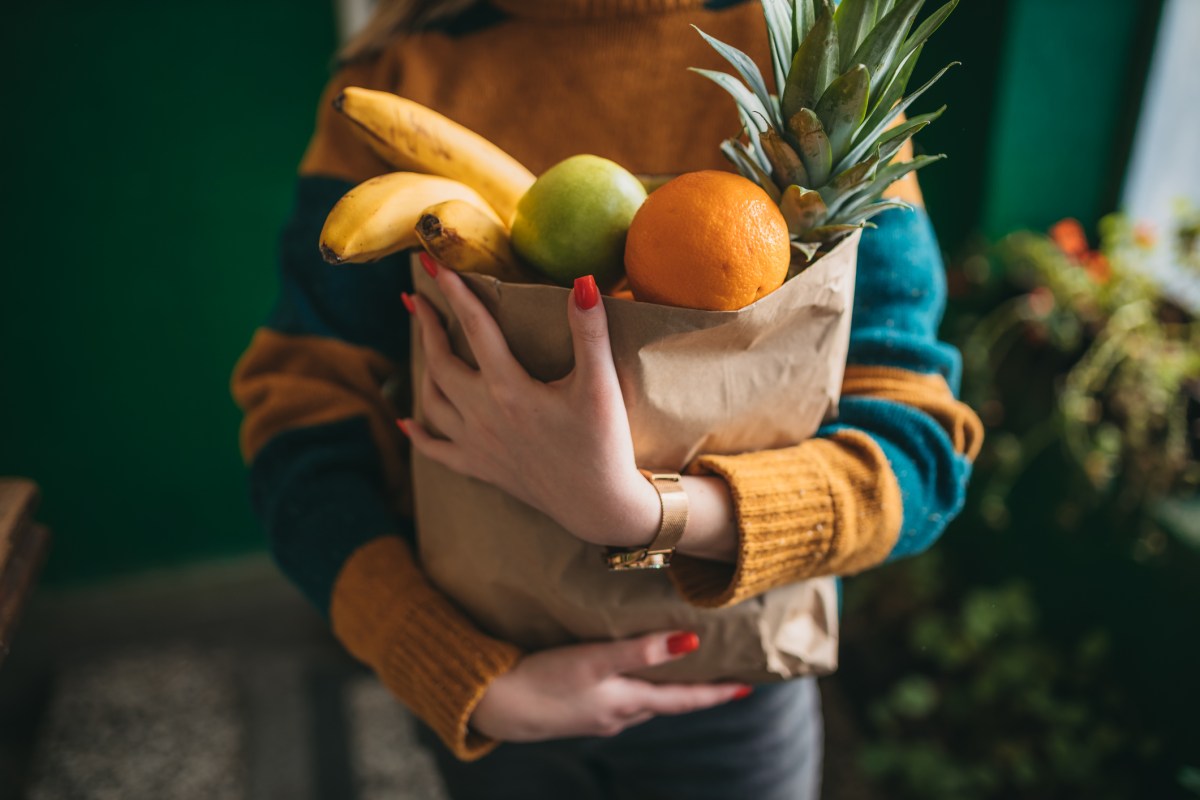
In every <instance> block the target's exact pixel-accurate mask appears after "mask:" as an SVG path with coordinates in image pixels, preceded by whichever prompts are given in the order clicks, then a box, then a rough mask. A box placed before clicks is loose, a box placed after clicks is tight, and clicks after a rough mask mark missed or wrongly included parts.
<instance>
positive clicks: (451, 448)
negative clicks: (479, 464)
mask: <svg viewBox="0 0 1200 800" xmlns="http://www.w3.org/2000/svg"><path fill="white" fill-rule="evenodd" d="M396 425H397V426H398V427H399V428H400V430H401V431H402V432H403V433H404V435H405V436H407V437H408V438H409V441H411V442H412V446H413V449H414V450H416V451H417V452H418V453H420V454H421V455H423V456H425V457H426V458H428V459H430V460H431V461H436V462H438V463H439V464H441V465H443V466H445V467H447V468H449V469H452V470H454V471H455V472H457V473H459V474H461V475H468V476H471V475H472V473H471V470H470V468H471V462H470V459H468V458H467V456H466V454H465V453H464V452H463V450H462V448H461V447H459V446H458V445H456V444H455V443H454V442H451V441H447V440H446V439H438V438H436V437H435V436H434V435H433V434H431V433H430V432H429V431H428V430H426V429H425V428H424V427H423V426H422V425H421V424H420V423H419V422H417V421H416V420H415V419H398V420H396Z"/></svg>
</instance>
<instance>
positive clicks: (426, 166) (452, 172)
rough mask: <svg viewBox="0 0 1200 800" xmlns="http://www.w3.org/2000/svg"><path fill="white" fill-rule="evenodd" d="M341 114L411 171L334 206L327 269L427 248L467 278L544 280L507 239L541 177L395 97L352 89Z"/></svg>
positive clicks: (341, 100) (340, 100) (324, 244)
mask: <svg viewBox="0 0 1200 800" xmlns="http://www.w3.org/2000/svg"><path fill="white" fill-rule="evenodd" d="M333 107H334V108H335V109H337V110H338V111H339V112H341V113H342V114H344V115H345V116H346V118H347V119H349V120H350V121H351V122H352V123H353V124H354V129H355V130H356V131H357V132H358V133H359V134H360V135H361V136H362V138H363V139H364V140H365V141H366V142H367V143H368V144H369V145H370V146H371V148H372V149H373V150H374V151H375V152H376V153H378V154H379V156H380V157H381V158H383V159H384V160H385V161H387V162H388V163H389V164H391V165H392V166H394V167H397V168H398V169H401V170H404V171H402V172H392V173H388V174H386V175H380V176H378V177H375V178H371V179H370V180H368V181H366V182H364V183H362V184H359V185H358V186H356V187H354V188H353V189H351V190H350V191H349V192H347V193H346V195H345V196H344V197H342V199H341V200H339V201H338V202H337V204H336V205H334V207H333V209H332V210H331V211H330V212H329V216H328V217H327V218H326V220H325V227H324V228H323V229H322V230H321V242H320V247H321V255H322V256H323V257H324V258H325V260H326V261H328V262H330V263H331V264H343V263H363V262H367V261H375V260H377V259H380V258H383V257H384V256H387V255H391V254H392V253H397V252H399V251H401V250H406V249H408V248H411V247H418V246H421V247H424V248H425V249H426V250H427V251H428V252H429V254H430V255H431V256H433V257H434V258H436V259H437V260H438V261H440V262H441V263H442V264H445V265H446V266H448V267H450V268H452V269H455V270H458V271H460V272H478V273H482V274H485V275H492V276H495V277H496V278H499V279H500V280H504V281H512V282H534V281H537V280H538V279H537V278H536V277H534V276H533V275H532V274H531V273H530V272H528V271H526V269H525V268H524V267H523V266H522V265H521V262H520V261H519V260H518V259H517V257H516V256H515V255H514V254H513V251H512V248H511V246H510V245H509V237H508V229H509V225H510V224H511V222H512V218H513V215H514V214H515V213H516V208H517V202H518V201H519V200H520V199H521V197H522V196H523V195H524V194H525V192H526V191H527V190H528V189H529V187H530V186H531V185H533V182H534V179H535V178H534V175H533V173H531V172H530V171H529V170H527V169H526V168H525V167H523V166H522V165H521V164H520V163H519V162H518V161H517V160H516V159H514V158H513V157H512V156H510V155H508V154H507V153H505V152H504V151H503V150H501V149H500V148H499V147H497V146H496V145H494V144H492V143H491V142H489V141H488V140H487V139H485V138H483V137H482V136H480V135H479V134H477V133H474V132H473V131H470V130H468V129H467V128H464V127H463V126H461V125H459V124H457V123H455V122H453V121H451V120H449V119H447V118H446V117H444V116H442V115H441V114H438V113H437V112H436V111H433V110H432V109H429V108H426V107H425V106H423V105H421V104H419V103H414V102H413V101H411V100H406V99H404V98H402V97H397V96H396V95H394V94H390V93H388V92H377V91H372V90H370V89H360V88H357V87H347V88H346V89H345V90H344V91H343V92H342V93H341V94H340V95H338V97H337V98H336V99H335V100H334V101H333Z"/></svg>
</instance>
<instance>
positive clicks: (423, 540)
mask: <svg viewBox="0 0 1200 800" xmlns="http://www.w3.org/2000/svg"><path fill="white" fill-rule="evenodd" d="M857 248H858V235H857V234H855V235H854V236H852V237H849V238H847V239H846V240H844V241H843V242H842V243H841V244H839V245H838V246H837V247H836V248H835V249H834V250H833V251H832V252H830V253H829V254H827V255H826V256H824V257H823V258H821V259H819V260H818V261H817V262H816V263H815V264H813V265H812V266H810V267H809V268H808V269H807V270H805V271H804V272H802V273H801V274H800V275H798V276H796V277H795V278H792V279H791V280H789V281H788V282H787V283H785V284H784V285H783V286H782V287H781V288H780V289H778V290H776V291H775V292H773V293H771V294H770V295H768V296H766V297H764V298H763V299H761V300H759V301H758V302H756V303H755V304H753V305H751V306H749V307H747V308H744V309H741V310H740V311H729V312H712V311H696V310H692V309H681V308H668V307H665V306H659V305H653V304H650V303H636V302H632V301H627V300H619V299H614V298H604V306H605V310H606V311H607V313H608V325H609V330H610V332H611V337H612V349H613V357H614V359H615V361H616V365H617V373H618V376H619V378H620V381H621V389H622V392H623V394H624V398H625V405H626V408H627V409H628V411H629V424H630V428H631V430H632V433H633V444H634V451H635V454H636V457H637V463H638V465H639V466H641V467H644V468H662V469H676V470H680V471H682V470H684V469H685V468H686V467H687V465H688V464H689V463H690V462H691V461H692V460H693V459H694V458H695V457H696V456H698V455H700V454H709V453H721V454H727V453H740V452H747V451H753V450H762V449H768V448H776V447H785V446H788V445H793V444H797V443H799V442H801V441H803V440H805V439H807V438H809V437H810V436H812V434H813V433H814V432H815V431H816V429H817V427H818V426H819V425H820V424H821V423H822V421H824V420H827V419H829V418H831V417H832V416H834V415H835V414H836V409H837V400H838V395H839V392H840V389H841V385H842V373H843V369H844V367H845V362H846V350H847V347H848V344H849V337H850V309H851V303H852V298H853V293H854V277H855V266H856V253H857ZM413 276H414V282H415V284H416V288H417V291H418V292H420V293H421V294H422V295H423V296H425V297H426V298H427V299H428V300H429V301H430V302H431V303H433V304H434V306H435V307H437V308H438V309H439V310H440V311H441V313H442V315H443V317H444V318H445V319H446V321H447V326H448V330H449V333H450V339H451V342H452V344H453V347H454V349H455V351H456V352H457V353H459V354H460V355H462V356H463V357H464V358H466V359H467V360H469V361H471V362H472V363H474V362H473V359H472V358H471V356H470V350H469V348H468V347H467V344H466V341H465V338H464V337H463V334H462V328H461V326H460V325H459V324H458V321H457V320H456V319H455V318H454V316H453V314H451V313H450V310H449V307H448V306H447V305H446V303H445V301H444V300H443V299H442V296H441V294H440V292H438V290H437V288H436V287H435V286H434V285H433V283H432V280H431V279H430V278H429V277H428V275H426V274H425V272H424V270H422V269H421V268H420V266H419V265H416V264H415V263H414V265H413ZM464 277H465V278H466V279H467V283H468V285H469V286H471V288H472V289H473V290H474V291H475V293H476V294H477V295H478V296H479V297H480V299H481V300H482V301H483V303H484V305H485V306H487V308H488V309H489V310H490V311H491V313H492V314H493V315H494V316H495V318H496V321H497V322H498V323H499V326H500V329H501V330H502V331H503V332H504V335H505V337H506V339H507V340H508V345H509V347H510V348H511V349H512V352H513V354H514V355H515V356H516V358H517V359H518V360H519V361H520V362H521V363H522V364H523V365H524V366H525V368H526V369H527V370H529V372H530V374H531V375H533V376H535V377H537V378H539V379H542V380H547V381H549V380H556V379H558V378H561V377H563V376H564V375H566V374H567V373H568V372H569V371H570V370H571V368H572V363H573V356H572V347H571V334H570V329H569V328H568V326H567V315H566V303H567V295H568V291H567V290H566V289H563V288H560V287H556V286H539V285H519V284H510V283H500V282H498V281H496V280H495V279H494V278H490V277H484V276H478V275H468V276H464ZM417 336H419V332H417V331H416V328H415V326H414V337H417ZM422 361H423V359H422V353H421V348H420V343H419V340H418V339H416V338H414V345H413V385H414V386H420V385H421V375H422V369H423V363H422ZM416 414H417V418H418V419H419V420H422V419H423V417H422V412H421V409H420V408H419V404H418V408H417V410H416ZM413 461H414V463H413V472H414V483H415V490H416V495H415V496H416V517H417V530H418V546H419V551H420V558H421V561H422V563H423V565H424V567H425V570H426V572H427V573H428V574H429V576H430V578H431V579H432V580H433V581H434V583H435V584H436V585H437V586H439V587H440V588H441V589H442V590H443V591H445V592H446V593H447V594H448V595H449V596H450V597H452V598H453V599H454V600H455V601H456V602H457V603H458V604H459V605H460V606H461V607H462V608H463V609H464V610H465V611H466V612H467V613H468V614H469V615H470V616H471V617H472V618H474V620H475V621H476V622H477V623H478V624H479V625H480V626H481V627H482V628H483V629H484V630H486V631H487V632H489V633H490V634H492V635H494V636H496V637H498V638H500V639H504V640H506V641H510V642H514V643H516V644H517V645H520V646H522V647H524V648H528V649H541V648H545V647H552V646H556V645H562V644H567V643H571V642H578V641H588V640H607V639H615V638H623V637H627V636H632V635H635V634H640V633H646V632H649V631H660V630H676V629H681V630H693V631H696V632H697V633H698V634H699V635H700V642H701V645H700V650H699V651H698V652H696V653H694V654H692V655H689V656H688V657H687V658H684V659H681V660H679V661H675V662H672V663H670V664H666V665H663V666H661V667H657V668H655V669H653V670H650V671H648V672H646V673H645V674H644V677H647V678H650V679H653V680H679V681H708V680H718V679H720V680H726V679H727V680H738V681H751V682H767V681H778V680H784V679H787V678H793V677H797V676H801V675H812V674H818V675H819V674H827V673H829V672H831V671H833V670H834V669H835V668H836V666H837V640H838V618H837V597H836V588H835V585H834V582H833V579H832V578H820V579H816V580H809V581H804V582H802V583H797V584H794V585H790V586H786V587H783V588H779V589H775V590H772V591H770V592H767V593H766V594H764V595H762V596H760V597H757V598H754V599H751V600H748V601H746V602H743V603H741V604H739V605H737V606H733V607H730V608H723V609H699V608H696V607H694V606H692V605H689V604H688V603H687V602H686V601H684V600H683V599H681V598H680V597H679V595H678V594H677V592H676V591H675V589H674V588H673V586H672V584H671V581H670V578H669V577H668V575H667V574H665V573H664V572H663V571H660V570H642V571H635V572H610V571H609V570H608V568H607V567H606V566H605V564H604V561H603V558H602V553H603V548H601V547H598V546H596V545H591V544H585V543H583V542H580V541H579V540H577V539H575V538H574V537H573V536H571V535H570V534H569V533H567V532H566V531H564V530H563V529H562V528H560V527H559V526H558V525H557V524H556V523H554V522H552V521H551V520H550V519H549V518H547V517H546V516H544V515H543V514H541V513H540V512H538V511H535V510H534V509H532V508H530V507H529V506H526V505H524V504H523V503H520V502H519V501H517V500H515V499H513V498H512V497H510V496H508V495H507V494H505V493H504V492H502V491H500V490H499V489H496V488H495V487H493V486H490V485H488V484H485V483H482V482H480V481H476V480H474V479H471V478H467V477H463V476H461V475H459V474H457V473H455V472H452V471H451V470H449V469H446V468H445V467H443V466H441V465H440V464H437V463H434V462H432V461H429V460H428V459H425V458H422V457H421V456H420V455H419V454H414V459H413ZM581 488H582V487H581Z"/></svg>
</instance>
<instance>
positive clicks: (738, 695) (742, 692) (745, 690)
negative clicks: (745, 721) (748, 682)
mask: <svg viewBox="0 0 1200 800" xmlns="http://www.w3.org/2000/svg"><path fill="white" fill-rule="evenodd" d="M753 691H754V690H753V689H752V688H750V687H749V686H743V687H742V688H740V689H738V690H737V691H736V692H734V694H733V699H734V700H741V699H743V698H746V697H749V696H750V693H751V692H753Z"/></svg>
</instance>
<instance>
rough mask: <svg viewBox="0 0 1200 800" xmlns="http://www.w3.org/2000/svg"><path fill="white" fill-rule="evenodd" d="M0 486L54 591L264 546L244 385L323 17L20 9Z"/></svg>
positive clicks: (310, 104) (309, 4)
mask: <svg viewBox="0 0 1200 800" xmlns="http://www.w3.org/2000/svg"><path fill="white" fill-rule="evenodd" d="M0 37H2V40H0V52H3V53H4V56H5V58H6V60H8V61H9V63H8V65H7V68H6V70H5V72H6V74H7V75H9V90H8V92H7V93H6V96H7V97H8V100H7V101H6V103H5V105H6V109H5V112H4V123H3V128H4V134H3V136H4V152H5V153H7V157H6V159H5V162H6V164H5V166H6V173H7V174H6V176H5V180H4V187H5V189H6V194H8V202H7V203H6V204H5V205H6V209H7V211H6V213H5V215H4V216H5V221H4V228H5V232H6V233H5V240H6V247H5V252H4V256H5V260H4V266H3V270H4V281H3V285H2V287H0V347H2V348H3V350H2V351H0V352H2V353H3V356H2V358H0V376H2V378H3V386H2V394H0V474H23V475H28V476H30V477H33V478H34V479H36V480H37V481H38V482H39V483H41V485H42V487H43V489H44V501H43V510H42V512H41V517H42V518H43V519H44V520H45V521H46V522H48V523H49V524H50V525H52V526H53V528H54V532H55V534H56V542H55V545H54V550H53V552H52V555H51V558H50V561H49V564H48V565H47V580H50V581H63V580H75V579H88V578H94V577H98V576H103V575H110V574H114V573H119V572H125V571H130V570H136V569H139V568H143V567H146V566H149V565H158V564H165V563H171V562H177V561H181V560H191V559H195V558H199V557H206V556H213V555H218V554H226V553H232V552H238V551H244V550H247V549H249V548H256V547H259V546H261V537H260V535H259V533H258V532H257V529H256V527H255V523H254V521H253V520H252V518H251V515H250V511H249V505H248V501H247V493H246V489H245V482H244V477H243V472H242V469H241V465H240V462H239V458H238V453H237V446H236V431H237V424H238V414H237V411H236V409H235V408H234V406H233V403H232V401H231V400H230V398H229V391H228V388H227V387H228V380H229V373H230V370H231V368H232V366H233V363H234V361H235V359H236V358H237V356H238V354H239V352H240V351H241V350H242V349H243V348H244V346H245V344H246V342H247V341H248V339H249V337H250V335H251V332H252V330H253V328H254V325H255V323H256V322H257V321H258V320H260V319H261V318H262V317H263V315H264V314H265V312H266V310H267V309H268V307H269V304H270V301H271V298H272V296H273V291H274V288H273V287H274V247H275V237H276V232H277V231H278V229H279V227H280V225H281V223H282V222H283V218H284V215H285V214H286V213H287V209H288V205H289V198H290V192H291V185H292V176H293V175H294V170H295V165H296V163H297V162H298V160H299V157H300V154H301V152H302V149H303V147H304V144H305V140H306V138H307V136H308V134H309V133H310V132H311V129H312V118H313V110H314V109H315V107H316V101H317V97H318V94H319V92H320V89H321V87H322V85H323V83H324V81H325V78H326V64H327V63H328V59H329V55H330V53H331V52H332V49H333V47H334V29H333V17H332V6H331V4H330V3H329V2H328V0H305V1H304V2H296V0H255V1H254V2H234V0H218V1H217V2H206V3H197V2H180V3H170V2H166V3H165V2H161V1H156V2H147V1H146V0H141V1H140V2H125V3H120V4H108V3H95V2H86V3H85V2H80V1H79V0H72V1H71V2H66V3H52V2H46V3H20V4H17V5H16V7H15V9H10V10H9V11H8V12H6V20H5V24H4V26H3V31H2V32H0Z"/></svg>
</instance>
